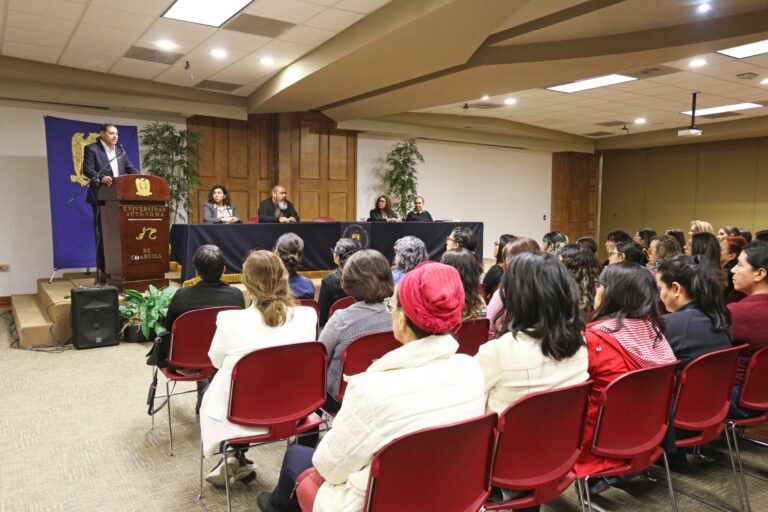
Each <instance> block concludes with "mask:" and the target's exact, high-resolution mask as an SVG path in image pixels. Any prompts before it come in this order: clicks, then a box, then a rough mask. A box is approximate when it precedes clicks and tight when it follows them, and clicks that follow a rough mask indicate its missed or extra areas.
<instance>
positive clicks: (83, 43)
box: [67, 35, 131, 62]
mask: <svg viewBox="0 0 768 512" xmlns="http://www.w3.org/2000/svg"><path fill="white" fill-rule="evenodd" d="M130 47H131V43H130V42H123V43H118V42H115V41H111V42H108V43H107V42H104V41H97V40H95V39H90V38H88V37H82V36H79V35H75V36H74V37H73V38H72V39H71V40H70V41H69V44H68V45H67V52H70V51H71V52H73V53H75V54H76V53H79V52H82V53H85V54H90V55H99V56H101V57H104V58H112V61H113V62H114V61H116V60H117V59H119V58H120V57H122V56H123V54H124V53H125V52H126V51H128V48H130Z"/></svg>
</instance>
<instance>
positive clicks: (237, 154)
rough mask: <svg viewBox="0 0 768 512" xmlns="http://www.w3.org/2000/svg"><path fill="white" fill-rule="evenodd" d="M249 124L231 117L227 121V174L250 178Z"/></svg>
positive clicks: (233, 176) (231, 176)
mask: <svg viewBox="0 0 768 512" xmlns="http://www.w3.org/2000/svg"><path fill="white" fill-rule="evenodd" d="M248 157H249V151H248V124H247V122H246V121H237V120H234V119H229V120H228V122H227V158H228V162H227V176H228V177H230V178H248V176H249V169H248Z"/></svg>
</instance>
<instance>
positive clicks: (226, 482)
mask: <svg viewBox="0 0 768 512" xmlns="http://www.w3.org/2000/svg"><path fill="white" fill-rule="evenodd" d="M228 451H229V443H228V442H226V441H224V446H222V448H221V456H222V461H221V463H222V464H224V488H225V489H226V491H227V512H232V499H231V498H230V496H229V471H228V470H227V455H228Z"/></svg>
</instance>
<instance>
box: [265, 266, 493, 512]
mask: <svg viewBox="0 0 768 512" xmlns="http://www.w3.org/2000/svg"><path fill="white" fill-rule="evenodd" d="M463 306H464V292H463V288H462V284H461V279H460V277H459V275H458V272H457V271H456V270H455V269H453V268H451V267H449V266H447V265H442V264H440V263H435V262H431V261H429V262H424V263H422V264H421V265H419V266H418V267H416V268H415V269H413V270H412V271H411V272H409V273H408V274H406V276H405V277H404V278H403V280H402V281H401V282H400V284H399V285H398V288H397V291H396V292H395V294H394V297H393V299H392V301H391V302H390V303H388V307H389V308H390V309H391V311H392V320H391V321H392V330H393V332H394V335H395V338H397V340H398V341H399V342H400V343H402V344H403V346H402V347H400V348H398V349H396V350H393V351H392V352H389V353H388V354H386V355H385V356H384V357H382V358H381V359H379V360H378V361H375V362H374V363H373V364H372V365H371V366H370V367H369V368H368V370H367V371H365V372H364V373H361V374H358V375H355V376H353V377H351V378H350V379H349V385H348V387H347V391H346V394H345V395H344V403H343V404H342V406H341V410H340V411H339V414H338V415H337V416H336V419H335V420H334V422H333V428H332V429H331V430H330V431H328V433H326V434H325V437H323V439H322V440H321V441H320V444H319V445H318V447H317V449H316V450H313V449H312V448H308V447H305V446H298V445H293V446H290V447H289V448H288V450H287V451H286V453H285V458H284V459H283V466H282V468H281V470H280V478H279V480H278V483H277V487H276V489H275V490H274V491H273V492H272V493H262V494H260V495H259V497H258V500H257V501H258V505H259V508H260V509H261V510H262V511H263V512H272V511H279V512H289V511H291V512H293V511H299V510H300V508H299V505H298V503H297V500H296V498H295V494H296V493H294V492H293V491H294V486H295V484H294V482H295V481H296V478H297V477H298V476H299V474H300V473H302V472H303V471H304V470H306V469H308V468H312V467H313V466H314V470H315V472H312V473H310V475H309V476H308V477H305V479H304V480H303V482H302V485H301V486H300V487H299V489H298V493H299V494H302V495H311V494H312V493H313V492H314V489H318V490H317V491H316V495H315V497H314V504H313V505H312V507H311V509H312V510H323V511H325V512H332V511H339V510H345V511H359V510H363V508H364V499H365V492H366V483H367V481H368V473H369V465H370V463H371V459H372V458H373V456H374V454H375V453H376V452H377V451H378V450H380V449H381V448H382V447H383V446H384V445H386V444H387V443H389V442H390V441H392V440H393V439H396V438H398V437H400V436H403V435H405V434H408V433H411V432H414V431H416V430H420V429H423V428H428V427H434V426H439V425H444V424H449V423H453V422H457V421H462V420H465V419H469V418H473V417H477V416H480V415H481V414H483V411H484V409H485V392H484V382H483V373H482V371H481V369H480V366H479V365H478V364H477V362H476V361H475V360H474V359H472V358H471V357H469V356H467V355H463V354H456V350H457V349H458V347H459V345H458V343H457V342H456V340H455V339H454V338H453V336H451V334H450V333H451V332H454V331H455V330H456V329H457V328H458V327H459V325H460V324H461V311H462V308H463ZM446 449H450V447H446Z"/></svg>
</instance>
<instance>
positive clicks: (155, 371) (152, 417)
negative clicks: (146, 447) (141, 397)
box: [149, 366, 157, 432]
mask: <svg viewBox="0 0 768 512" xmlns="http://www.w3.org/2000/svg"><path fill="white" fill-rule="evenodd" d="M152 382H153V383H154V382H157V366H155V367H154V369H153V370H152ZM149 410H150V411H152V414H150V415H149V417H150V418H151V419H152V424H151V425H150V427H149V431H150V432H154V431H155V397H154V396H153V397H152V404H151V405H150V409H149Z"/></svg>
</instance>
